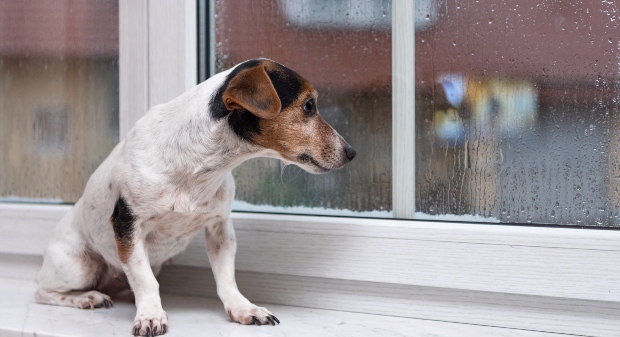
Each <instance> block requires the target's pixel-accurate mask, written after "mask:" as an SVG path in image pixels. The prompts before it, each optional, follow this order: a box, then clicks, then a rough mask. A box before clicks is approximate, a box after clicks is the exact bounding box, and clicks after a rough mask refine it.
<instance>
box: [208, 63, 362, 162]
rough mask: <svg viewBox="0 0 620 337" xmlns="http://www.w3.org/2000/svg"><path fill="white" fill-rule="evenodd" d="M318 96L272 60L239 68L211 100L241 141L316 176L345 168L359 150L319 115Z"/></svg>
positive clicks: (212, 106) (296, 76)
mask: <svg viewBox="0 0 620 337" xmlns="http://www.w3.org/2000/svg"><path fill="white" fill-rule="evenodd" d="M317 96H318V94H317V92H316V90H314V88H313V87H312V85H310V83H308V81H306V80H305V79H304V78H303V77H301V76H300V75H299V74H297V73H296V72H294V71H292V70H290V69H288V68H286V67H285V66H283V65H281V64H279V63H276V62H274V61H271V60H266V59H258V60H250V61H246V62H244V63H241V64H239V65H237V66H236V67H235V68H234V69H233V70H232V71H231V72H230V73H229V74H228V75H227V77H226V80H225V82H224V83H223V85H222V86H221V87H220V88H219V90H218V91H217V92H216V93H215V95H214V96H213V98H212V101H211V108H212V109H213V110H212V114H213V116H214V117H215V118H217V119H222V118H226V120H227V122H228V124H229V125H230V127H231V128H232V130H233V131H234V133H235V134H236V135H237V136H238V137H239V138H241V139H243V140H245V141H247V142H251V143H253V144H256V145H258V146H260V147H262V148H265V149H271V150H273V151H275V152H276V153H277V155H278V157H280V159H282V160H284V161H285V162H287V163H294V164H296V165H298V166H300V167H301V168H303V169H304V170H306V171H308V172H310V173H325V172H327V171H329V170H332V169H338V168H341V167H342V166H344V165H345V164H346V163H348V162H349V161H351V160H352V159H353V158H354V157H355V150H354V149H353V148H352V147H351V146H350V145H349V144H348V143H347V142H346V141H345V140H344V139H343V138H342V137H341V136H340V135H339V134H338V132H336V130H334V129H333V128H332V127H331V126H330V125H329V124H327V122H325V120H323V118H322V117H321V115H320V114H319V111H318V109H317Z"/></svg>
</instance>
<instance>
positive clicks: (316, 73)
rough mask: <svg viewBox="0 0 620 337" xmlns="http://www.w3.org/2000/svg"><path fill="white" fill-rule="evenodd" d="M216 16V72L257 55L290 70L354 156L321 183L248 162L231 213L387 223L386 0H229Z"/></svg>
mask: <svg viewBox="0 0 620 337" xmlns="http://www.w3.org/2000/svg"><path fill="white" fill-rule="evenodd" d="M215 16H216V21H215V46H216V48H215V61H216V72H219V71H222V70H225V69H228V68H230V67H231V66H233V65H235V64H238V63H240V62H243V61H245V60H247V59H252V58H258V57H264V58H269V59H273V60H275V61H277V62H279V63H282V64H284V65H286V66H288V67H289V68H291V69H293V70H295V71H296V72H298V73H299V74H301V75H302V76H303V77H305V78H306V79H307V80H308V81H309V82H310V83H312V84H313V86H314V87H315V88H316V89H317V90H318V92H319V99H318V109H319V111H320V113H321V115H322V116H323V117H324V119H325V120H326V121H327V122H328V123H330V124H331V125H332V126H333V127H334V128H335V129H336V130H337V131H338V132H339V133H340V134H341V135H342V136H343V137H344V138H345V139H346V140H347V141H348V142H349V143H350V144H351V145H352V146H353V147H354V148H356V150H357V153H358V154H357V157H356V158H355V160H353V161H352V162H351V163H349V164H348V165H347V166H345V167H344V168H343V169H341V170H338V171H335V172H330V173H327V174H323V175H312V174H309V173H306V172H305V171H303V170H301V169H299V168H298V167H296V166H294V165H290V166H287V167H283V164H282V163H281V162H280V161H277V160H273V159H254V160H251V161H249V162H247V163H245V164H243V165H242V166H240V167H239V168H237V169H236V170H235V171H234V172H233V173H234V175H235V181H236V185H237V194H236V200H235V202H234V204H233V207H234V209H235V210H238V211H274V212H288V213H300V214H332V215H363V216H389V212H390V211H391V198H392V196H391V193H392V189H391V186H392V181H391V125H392V119H391V110H392V108H391V106H392V102H391V68H392V67H391V55H392V53H391V47H392V46H391V5H390V1H372V0H355V1H345V2H341V1H298V0H280V1H272V0H257V1H243V0H234V1H230V0H226V1H216V3H215Z"/></svg>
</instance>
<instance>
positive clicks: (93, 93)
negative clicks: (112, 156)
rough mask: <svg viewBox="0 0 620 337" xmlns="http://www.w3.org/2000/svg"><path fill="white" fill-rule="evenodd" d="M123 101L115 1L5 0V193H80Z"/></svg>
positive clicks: (0, 179) (14, 197)
mask: <svg viewBox="0 0 620 337" xmlns="http://www.w3.org/2000/svg"><path fill="white" fill-rule="evenodd" d="M118 106H119V105H118V1H116V0H102V1H71V0H62V1H12V0H0V201H2V202H5V201H9V202H52V203H71V202H75V201H77V199H78V198H79V197H80V195H81V193H82V191H83V188H84V185H85V184H86V181H87V179H88V178H89V177H90V175H91V174H92V172H93V171H94V170H95V169H96V168H97V166H99V164H100V163H101V162H102V161H103V159H105V157H106V156H107V155H108V153H109V152H110V151H111V150H112V148H113V147H114V146H115V145H116V144H117V143H118V119H119V118H118V109H119V108H118Z"/></svg>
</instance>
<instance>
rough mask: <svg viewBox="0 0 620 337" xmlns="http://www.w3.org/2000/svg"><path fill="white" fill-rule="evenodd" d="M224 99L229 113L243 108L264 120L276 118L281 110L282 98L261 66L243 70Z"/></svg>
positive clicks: (226, 91)
mask: <svg viewBox="0 0 620 337" xmlns="http://www.w3.org/2000/svg"><path fill="white" fill-rule="evenodd" d="M222 99H223V100H224V105H226V109H228V110H229V111H230V110H234V109H236V108H243V109H245V110H248V111H249V112H251V113H252V114H254V115H256V116H258V117H260V118H264V119H272V118H275V117H276V116H277V115H278V114H279V113H280V108H281V104H280V97H278V93H277V92H276V89H275V88H274V86H273V84H272V83H271V79H269V76H267V71H266V70H265V67H263V66H261V65H259V66H256V67H252V68H250V69H247V70H243V71H241V72H240V73H239V74H237V75H236V76H235V77H234V78H232V79H231V80H230V82H229V83H228V87H227V88H226V90H225V91H224V94H223V95H222Z"/></svg>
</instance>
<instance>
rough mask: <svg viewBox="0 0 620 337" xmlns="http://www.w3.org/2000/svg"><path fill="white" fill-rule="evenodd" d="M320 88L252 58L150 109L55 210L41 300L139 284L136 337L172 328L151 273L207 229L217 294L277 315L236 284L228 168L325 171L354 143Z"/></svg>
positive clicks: (264, 317)
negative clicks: (329, 113)
mask: <svg viewBox="0 0 620 337" xmlns="http://www.w3.org/2000/svg"><path fill="white" fill-rule="evenodd" d="M316 101H317V92H316V90H315V89H314V88H313V87H312V85H310V83H308V81H306V80H305V79H304V78H303V77H301V76H300V75H299V74H297V73H296V72H294V71H293V70H291V69H289V68H287V67H285V66H283V65H281V64H279V63H277V62H274V61H272V60H268V59H254V60H249V61H245V62H243V63H240V64H238V65H237V66H235V67H233V68H231V69H229V70H227V71H224V72H221V73H219V74H217V75H215V76H213V77H211V78H210V79H208V80H206V81H205V82H203V83H201V84H199V85H197V86H196V87H194V88H192V89H190V90H189V91H187V92H186V93H184V94H182V95H181V96H179V97H177V98H176V99H174V100H172V101H170V102H168V103H165V104H161V105H158V106H155V107H153V108H152V109H150V110H149V112H148V113H147V114H146V115H144V117H142V118H141V119H140V120H138V122H137V123H136V125H135V126H134V127H133V128H132V129H131V130H130V131H129V133H128V134H127V136H126V137H125V139H124V140H122V141H121V142H120V143H119V144H118V145H117V146H116V147H115V148H114V150H113V151H112V152H111V153H110V155H109V156H108V157H107V158H106V159H105V160H104V161H103V163H102V164H101V165H100V166H99V167H98V168H97V169H96V170H95V172H94V173H93V175H92V176H91V177H90V179H89V180H88V182H87V184H86V187H85V189H84V193H83V195H82V197H81V198H80V199H79V200H78V201H77V202H76V203H75V206H74V207H73V208H72V209H71V210H70V211H69V212H68V213H67V214H66V215H65V216H64V217H63V218H62V219H61V220H60V222H59V223H58V225H57V227H56V228H55V230H54V233H53V235H52V237H51V239H50V241H49V245H48V247H47V249H46V251H45V254H44V259H43V266H42V268H41V270H40V271H39V273H38V276H37V282H38V289H37V292H36V294H35V299H36V301H37V302H39V303H43V304H52V305H61V306H70V307H78V308H83V309H86V308H90V309H93V308H101V307H106V308H107V307H111V306H112V305H113V302H112V299H111V297H110V295H116V294H119V293H121V292H122V291H123V290H126V289H128V288H130V289H131V291H132V292H133V296H134V299H135V304H136V309H137V312H136V317H135V320H134V324H133V328H132V330H131V332H132V333H133V335H135V336H158V335H162V334H164V333H166V331H167V330H168V317H167V314H166V312H165V311H164V309H163V308H162V305H161V298H160V295H159V284H158V283H157V280H156V278H155V276H156V275H157V273H158V272H159V271H160V269H161V266H162V264H163V263H164V262H165V261H167V260H169V259H170V258H172V257H173V256H175V255H177V254H179V253H180V252H182V251H183V250H184V249H185V247H186V246H187V245H188V244H189V242H190V241H191V239H192V238H193V237H194V236H195V235H196V234H197V233H198V232H200V231H201V230H203V229H204V233H205V242H206V250H207V255H208V258H209V262H210V264H211V268H212V270H213V274H214V276H215V281H216V284H217V294H218V296H219V298H220V299H221V300H222V302H223V304H224V308H225V310H226V312H227V313H228V316H229V317H230V319H231V320H232V321H234V322H238V323H241V324H250V325H251V324H255V325H262V324H271V325H275V324H276V323H278V324H279V323H280V321H279V320H278V319H277V318H276V317H275V316H274V315H273V314H272V313H271V312H270V311H269V310H267V309H265V308H263V307H258V306H256V305H254V304H252V303H251V302H250V301H249V300H247V299H246V298H245V297H244V296H243V295H242V294H241V293H240V292H239V290H238V289H237V285H236V282H235V267H234V264H235V252H236V240H235V233H234V229H233V225H232V222H231V215H230V213H231V203H232V200H233V198H234V194H235V183H234V180H233V176H232V174H231V170H232V169H233V168H235V167H236V166H238V165H239V164H241V163H242V162H244V161H246V160H248V159H250V158H254V157H270V158H277V159H280V160H282V161H283V162H284V163H285V164H295V165H297V166H299V167H301V168H302V169H304V170H305V171H307V172H310V173H314V174H319V173H326V172H328V171H331V170H334V169H339V168H341V167H342V166H344V165H345V164H347V163H348V162H350V161H351V160H352V159H353V158H354V157H355V155H356V152H355V150H354V149H353V148H352V147H351V146H350V145H349V144H348V143H347V142H346V141H345V140H344V139H343V138H342V137H341V136H340V135H339V134H338V133H337V132H336V131H335V130H334V129H333V128H332V127H331V126H330V125H329V124H327V122H325V120H323V118H322V117H321V116H320V114H319V112H318V110H317V105H316Z"/></svg>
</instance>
